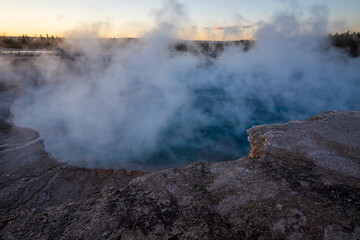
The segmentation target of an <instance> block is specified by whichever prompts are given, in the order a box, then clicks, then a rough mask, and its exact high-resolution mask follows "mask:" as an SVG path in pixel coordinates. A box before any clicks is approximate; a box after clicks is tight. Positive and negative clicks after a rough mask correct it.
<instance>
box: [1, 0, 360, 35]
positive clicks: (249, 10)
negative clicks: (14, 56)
mask: <svg viewBox="0 0 360 240" xmlns="http://www.w3.org/2000/svg"><path fill="white" fill-rule="evenodd" d="M164 2H165V1H163V0H151V1H150V0H132V1H124V0H101V1H100V0H63V1H55V0H46V1H45V0H32V1H28V0H12V1H5V0H0V3H1V4H0V6H1V14H0V34H6V35H8V36H18V35H22V34H27V35H31V36H32V35H35V34H36V35H39V34H43V35H44V34H50V35H52V34H54V35H59V36H71V35H72V34H73V33H74V32H93V31H94V29H96V34H97V36H100V37H141V36H143V35H144V33H145V32H147V31H149V30H151V29H152V28H153V27H154V26H155V21H154V19H155V13H156V11H157V10H158V9H161V7H162V6H163V5H164ZM178 2H179V3H180V4H182V5H183V10H184V12H185V16H186V17H185V16H184V19H182V22H181V26H182V27H183V28H184V29H185V30H184V31H185V32H186V34H185V35H183V36H182V37H183V38H189V39H210V40H213V39H217V40H218V39H220V40H222V39H225V40H228V39H240V38H251V36H252V33H253V31H254V30H255V29H254V27H253V26H254V25H256V23H258V22H259V21H262V20H266V19H268V18H270V17H271V16H272V14H274V13H276V12H278V11H280V10H288V9H291V8H293V9H292V10H294V9H295V10H296V4H300V5H301V6H302V7H303V9H304V10H303V12H305V14H306V11H307V9H308V8H309V7H310V4H309V2H310V1H291V0H290V1H289V0H275V1H269V0H252V1H249V0H245V1H244V0H237V1H236V0H208V1H205V0H197V1H194V0H179V1H178ZM311 4H324V5H325V6H326V7H327V9H328V12H329V26H328V31H329V32H343V31H347V30H350V31H359V30H360V14H359V11H360V1H359V0H343V1H338V0H328V1H324V0H314V1H311ZM294 6H295V7H294ZM232 28H234V29H235V28H236V29H238V30H239V31H236V33H231V34H226V33H228V32H231V31H229V30H232Z"/></svg>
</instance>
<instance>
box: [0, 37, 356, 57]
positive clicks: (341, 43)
mask: <svg viewBox="0 0 360 240" xmlns="http://www.w3.org/2000/svg"><path fill="white" fill-rule="evenodd" d="M328 39H329V40H330V44H331V45H333V46H335V47H338V48H342V49H344V51H346V52H347V53H348V54H350V55H351V56H352V57H359V56H360V46H359V45H360V33H359V32H357V33H356V32H353V33H351V32H349V31H348V32H345V33H340V34H339V33H335V34H329V36H328ZM118 41H123V42H124V41H125V43H134V42H137V39H115V38H111V39H108V40H105V42H103V43H104V46H108V47H109V46H111V45H114V44H116V43H117V42H118ZM254 44H255V41H254V40H239V41H178V42H177V43H176V44H175V45H173V46H172V48H173V50H175V51H177V52H191V53H194V54H198V53H200V54H201V53H202V54H205V55H207V56H210V57H217V56H219V55H220V53H221V52H222V51H223V50H224V49H225V48H227V47H229V46H239V47H242V48H243V50H245V51H247V50H249V49H250V48H251V47H253V46H254ZM0 48H16V49H56V48H60V49H62V48H66V47H65V45H64V38H61V37H58V36H53V35H51V36H49V35H48V34H46V35H45V36H42V35H40V36H36V37H29V36H27V35H23V36H20V37H7V36H0Z"/></svg>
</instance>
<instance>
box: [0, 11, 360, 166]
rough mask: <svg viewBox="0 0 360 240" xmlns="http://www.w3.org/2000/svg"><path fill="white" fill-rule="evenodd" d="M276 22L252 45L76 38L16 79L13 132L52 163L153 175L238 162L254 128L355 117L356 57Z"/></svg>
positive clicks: (359, 72) (359, 73) (358, 100)
mask: <svg viewBox="0 0 360 240" xmlns="http://www.w3.org/2000/svg"><path fill="white" fill-rule="evenodd" d="M285 20H286V21H284V16H283V15H280V16H279V18H275V20H274V21H273V22H270V23H262V25H261V26H260V27H259V29H258V30H257V32H256V41H255V42H253V41H245V42H238V43H229V42H227V43H224V42H223V43H216V42H215V43H201V42H191V41H180V43H179V40H175V39H173V38H170V37H169V36H168V35H166V34H162V33H159V32H156V33H154V34H152V35H148V36H147V37H146V38H143V39H139V40H138V41H130V42H127V43H124V42H116V41H115V42H112V43H111V44H104V43H103V42H98V41H97V40H94V39H93V40H89V39H84V40H83V41H82V42H81V44H79V43H77V45H76V47H73V48H74V49H75V50H73V52H72V53H70V54H68V55H66V56H41V57H37V58H34V59H33V60H32V61H31V66H28V69H30V70H27V71H22V72H20V73H16V74H14V76H16V77H14V79H17V81H19V82H21V83H22V85H24V87H23V88H24V89H23V92H22V94H20V96H19V98H18V99H17V100H16V101H15V102H14V104H13V105H12V106H11V111H12V113H13V122H14V123H15V124H16V125H18V126H23V127H28V128H32V129H35V130H37V131H38V132H39V134H40V137H41V138H42V139H44V146H45V150H46V151H47V152H48V153H49V154H50V155H51V156H52V157H53V158H55V159H57V160H59V161H62V162H67V163H69V164H72V165H75V166H84V167H96V168H124V169H137V170H154V169H163V168H168V167H178V166H184V165H187V164H189V163H192V162H197V161H228V160H235V159H238V158H240V157H242V156H245V155H247V154H248V150H249V143H248V141H247V134H246V130H247V129H248V128H250V127H251V126H253V125H256V124H265V123H277V122H285V121H288V120H294V119H305V118H307V117H310V116H312V115H315V114H319V113H321V112H323V111H326V110H359V106H360V105H359V104H360V94H359V93H360V79H359V78H360V68H359V66H360V60H359V58H351V57H350V56H348V55H347V54H346V53H345V52H343V51H342V50H339V49H335V48H333V47H331V46H330V44H328V43H327V40H326V35H325V33H324V31H320V30H321V24H318V23H322V22H323V21H322V19H321V18H320V20H319V21H313V25H312V27H309V28H308V29H305V30H304V29H303V28H301V24H300V23H298V22H297V19H296V18H295V17H293V16H288V18H285ZM289 20H291V21H289ZM289 24H290V25H291V26H289ZM289 27H290V28H289ZM289 29H291V34H289ZM2 66H3V65H2ZM2 71H3V72H4V71H6V69H5V70H4V69H2ZM30 80H31V81H30ZM14 81H15V80H14ZM24 82H26V84H24ZM29 82H32V84H30V83H29Z"/></svg>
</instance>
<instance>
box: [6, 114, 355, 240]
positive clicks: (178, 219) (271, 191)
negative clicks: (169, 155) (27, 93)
mask: <svg viewBox="0 0 360 240" xmlns="http://www.w3.org/2000/svg"><path fill="white" fill-rule="evenodd" d="M2 111H3V110H2ZM248 134H249V141H250V145H251V148H250V153H249V156H248V157H244V158H241V159H238V160H236V161H231V162H218V163H210V162H205V163H195V164H191V165H189V166H187V167H184V168H173V169H167V170H163V171H157V172H152V173H144V172H127V171H123V170H101V169H84V168H77V167H72V166H68V165H66V164H64V163H59V162H57V161H55V160H53V159H51V158H50V157H49V156H48V154H47V153H46V152H45V151H44V147H43V143H42V141H41V140H39V139H38V137H39V136H38V134H37V132H35V131H33V130H31V129H25V128H19V127H16V126H13V125H11V124H9V123H8V122H6V121H5V119H0V191H1V192H0V196H1V198H0V199H1V201H0V239H360V112H326V113H323V114H321V115H318V116H315V117H312V118H310V119H307V120H304V121H292V122H288V123H286V124H273V125H261V126H255V127H253V128H251V129H250V130H248Z"/></svg>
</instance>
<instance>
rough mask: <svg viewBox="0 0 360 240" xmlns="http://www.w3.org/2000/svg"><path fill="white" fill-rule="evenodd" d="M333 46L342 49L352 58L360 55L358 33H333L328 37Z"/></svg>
mask: <svg viewBox="0 0 360 240" xmlns="http://www.w3.org/2000/svg"><path fill="white" fill-rule="evenodd" d="M329 37H330V40H331V43H332V45H333V46H335V47H338V48H342V49H344V50H345V51H346V52H348V53H349V54H350V55H351V56H352V57H359V55H360V46H359V45H360V33H359V32H357V33H356V32H353V33H350V32H349V31H348V32H346V33H341V34H339V33H335V34H330V35H329Z"/></svg>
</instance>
